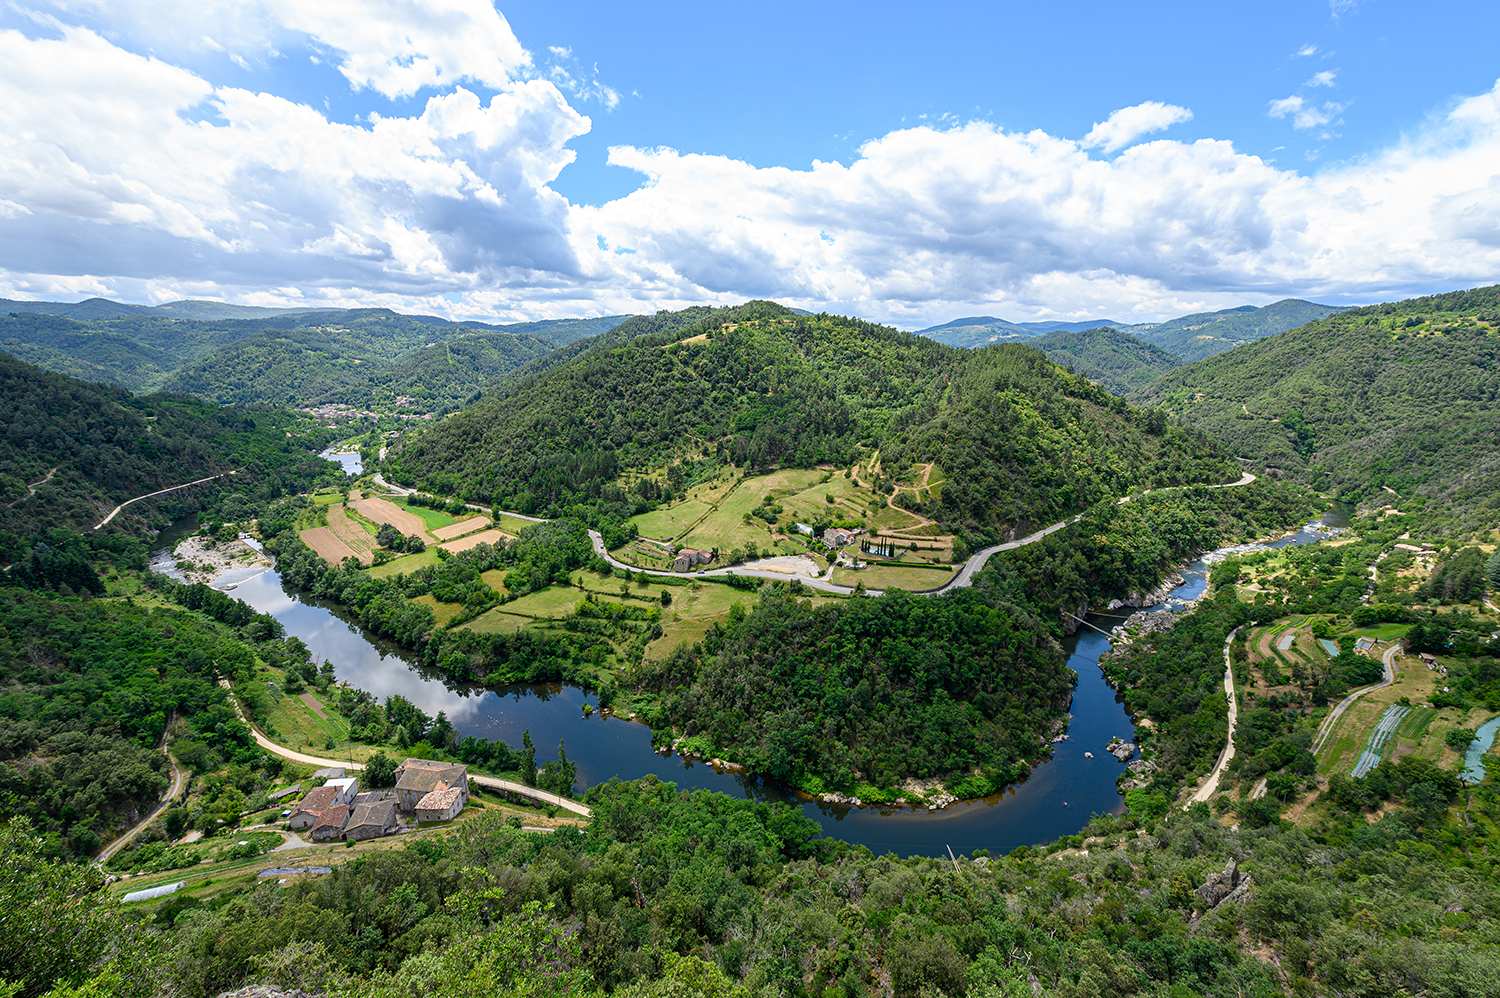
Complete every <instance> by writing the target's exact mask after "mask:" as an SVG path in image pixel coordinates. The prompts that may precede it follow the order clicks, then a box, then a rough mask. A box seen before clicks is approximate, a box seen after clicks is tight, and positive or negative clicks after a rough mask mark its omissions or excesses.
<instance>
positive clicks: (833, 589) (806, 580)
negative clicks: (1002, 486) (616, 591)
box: [375, 471, 1256, 596]
mask: <svg viewBox="0 0 1500 998" xmlns="http://www.w3.org/2000/svg"><path fill="white" fill-rule="evenodd" d="M1255 477H1256V476H1254V475H1252V474H1251V473H1250V472H1248V471H1247V472H1245V473H1244V474H1242V475H1241V476H1240V477H1239V479H1238V480H1236V481H1233V482H1225V483H1224V484H1223V485H1206V486H1201V487H1202V488H1209V489H1233V488H1238V487H1240V486H1242V485H1249V484H1250V483H1251V482H1253V481H1255ZM375 478H376V481H377V482H379V481H380V476H379V475H376V476H375ZM1196 487H1199V486H1181V485H1174V486H1171V487H1170V488H1168V489H1153V490H1151V492H1142V493H1141V494H1140V495H1139V496H1122V497H1121V498H1119V499H1116V500H1115V504H1116V505H1124V504H1125V503H1127V502H1130V501H1131V500H1132V499H1139V498H1142V497H1144V496H1148V495H1151V494H1152V492H1167V491H1171V490H1172V489H1178V488H1196ZM472 508H474V509H480V508H482V507H478V506H475V507H472ZM508 515H511V516H516V515H519V514H514V513H512V514H508ZM1083 517H1084V514H1082V513H1079V514H1078V515H1077V516H1073V517H1069V518H1068V519H1066V520H1060V521H1058V522H1057V523H1054V524H1052V525H1051V526H1050V527H1043V528H1042V529H1041V530H1038V531H1036V532H1035V533H1031V534H1027V535H1026V536H1025V537H1022V538H1020V539H1019V540H1014V541H1006V542H1005V543H1003V544H993V545H991V546H990V547H987V548H980V549H979V550H978V551H976V552H974V553H973V554H972V555H970V556H969V559H968V560H967V561H965V562H964V563H963V567H962V568H960V569H959V570H958V571H957V572H954V573H953V578H951V579H949V580H948V581H947V582H946V583H944V584H943V585H941V586H939V587H938V588H936V589H923V590H919V591H917V592H916V593H914V594H913V595H917V596H937V595H939V594H941V593H945V592H947V591H948V590H950V589H962V588H964V587H966V586H971V585H973V584H974V575H975V574H976V573H977V572H978V571H979V570H980V569H982V568H984V565H985V562H987V561H989V560H990V558H991V557H992V556H994V555H997V554H999V553H1000V552H1002V551H1014V550H1016V549H1017V548H1023V547H1026V546H1027V545H1030V544H1035V543H1036V542H1037V541H1039V540H1041V539H1042V538H1044V537H1046V536H1048V535H1049V534H1055V533H1057V532H1058V531H1059V530H1062V529H1063V528H1064V527H1071V526H1072V525H1073V524H1075V523H1077V522H1078V521H1079V520H1082V519H1083ZM526 519H531V517H526ZM589 540H590V541H592V542H593V545H594V553H595V554H597V555H598V556H599V557H601V558H603V559H604V560H605V561H607V562H608V563H609V564H610V565H611V566H612V567H614V568H623V569H625V570H626V571H628V572H645V573H646V574H647V575H656V576H661V577H665V578H670V579H698V578H713V577H715V576H725V575H741V576H750V577H752V578H757V579H770V580H772V581H780V582H786V581H788V576H787V574H786V573H785V572H769V571H762V570H758V569H756V567H755V566H756V564H757V562H753V561H752V562H749V563H747V564H745V565H741V566H739V567H738V568H713V569H708V570H706V571H702V572H667V571H663V570H662V569H659V568H640V567H638V566H636V565H627V564H625V563H624V562H623V561H619V560H617V559H616V558H615V557H614V556H613V555H611V554H610V553H609V551H608V549H606V548H605V546H604V538H603V536H601V535H600V533H599V531H597V530H590V531H589ZM791 578H795V579H797V580H798V581H800V582H801V583H802V584H803V585H804V586H807V587H808V588H809V589H820V590H822V591H823V592H828V593H837V594H839V595H841V596H848V595H850V594H852V593H853V592H854V587H853V586H841V585H839V584H838V583H836V582H829V581H827V580H826V579H823V578H811V577H808V576H791ZM865 595H867V596H883V595H885V590H883V589H866V590H865Z"/></svg>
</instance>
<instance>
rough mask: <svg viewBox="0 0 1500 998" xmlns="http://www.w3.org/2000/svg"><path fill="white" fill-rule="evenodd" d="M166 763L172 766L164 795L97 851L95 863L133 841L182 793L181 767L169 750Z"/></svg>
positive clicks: (101, 862) (104, 859)
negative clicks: (149, 809) (133, 823)
mask: <svg viewBox="0 0 1500 998" xmlns="http://www.w3.org/2000/svg"><path fill="white" fill-rule="evenodd" d="M162 751H163V752H166V747H165V745H163V748H162ZM167 763H168V764H169V765H171V767H172V784H171V786H169V787H167V792H166V795H165V796H164V797H162V799H161V803H160V804H158V805H156V809H155V810H154V811H152V812H151V813H150V814H148V815H146V816H145V817H144V818H142V819H141V820H140V821H138V822H136V824H135V826H134V827H133V828H131V829H130V831H128V832H126V833H125V834H124V835H121V836H120V837H119V838H117V839H115V840H114V841H113V842H111V843H110V844H109V845H107V846H105V847H104V848H103V849H101V850H100V851H99V855H98V856H95V857H94V862H95V863H97V864H99V865H100V866H103V865H104V864H105V863H108V862H109V860H110V857H112V856H113V855H114V854H115V853H117V852H119V851H120V850H121V849H124V848H125V847H126V846H128V845H129V844H130V843H131V842H133V841H135V837H136V836H137V835H139V834H141V833H142V832H144V831H145V830H146V827H147V826H148V825H150V824H151V822H153V821H155V820H156V819H157V817H158V816H160V815H161V813H162V812H163V811H165V810H166V809H167V805H169V804H171V803H172V802H173V801H174V800H176V799H177V797H178V795H179V794H181V793H182V786H183V782H184V781H183V779H182V768H181V767H179V766H178V765H177V760H176V759H173V758H172V755H171V753H170V752H168V753H167Z"/></svg>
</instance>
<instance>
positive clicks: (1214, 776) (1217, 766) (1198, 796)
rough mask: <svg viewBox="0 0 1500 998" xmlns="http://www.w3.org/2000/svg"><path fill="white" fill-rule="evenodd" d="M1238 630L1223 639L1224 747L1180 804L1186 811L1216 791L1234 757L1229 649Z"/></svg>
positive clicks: (1236, 710)
mask: <svg viewBox="0 0 1500 998" xmlns="http://www.w3.org/2000/svg"><path fill="white" fill-rule="evenodd" d="M1239 632H1240V629H1239V628H1238V627H1236V628H1235V629H1234V630H1232V631H1230V632H1229V637H1227V638H1225V639H1224V695H1225V696H1227V697H1228V698H1229V734H1228V735H1226V736H1225V737H1224V747H1223V748H1222V749H1220V750H1219V761H1218V762H1216V763H1214V768H1213V772H1211V773H1209V774H1208V779H1206V780H1204V781H1203V786H1201V787H1199V788H1198V789H1197V790H1195V791H1193V795H1192V796H1191V797H1189V798H1188V799H1187V803H1186V804H1184V805H1183V806H1182V809H1183V810H1184V811H1186V810H1187V809H1188V808H1190V807H1192V806H1193V805H1194V804H1197V803H1199V802H1200V801H1206V800H1208V799H1209V798H1210V797H1212V796H1213V795H1214V794H1216V793H1218V790H1219V780H1220V779H1221V778H1222V777H1223V776H1224V770H1225V769H1227V768H1229V762H1230V760H1231V759H1233V758H1234V728H1235V724H1236V723H1237V722H1238V721H1239V717H1240V707H1239V701H1238V699H1237V698H1236V697H1235V695H1234V658H1233V656H1231V655H1230V653H1229V649H1230V647H1231V646H1232V645H1233V644H1234V636H1235V635H1236V634H1238V633H1239Z"/></svg>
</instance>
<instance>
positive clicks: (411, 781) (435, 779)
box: [396, 759, 469, 811]
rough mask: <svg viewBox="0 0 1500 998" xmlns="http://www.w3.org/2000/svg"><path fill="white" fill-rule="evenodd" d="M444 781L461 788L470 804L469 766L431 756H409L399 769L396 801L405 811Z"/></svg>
mask: <svg viewBox="0 0 1500 998" xmlns="http://www.w3.org/2000/svg"><path fill="white" fill-rule="evenodd" d="M440 785H441V786H442V787H443V788H444V789H447V788H450V787H451V788H453V789H455V790H457V791H458V792H459V795H460V797H461V799H462V800H463V803H464V804H467V803H468V802H469V767H468V766H462V765H459V764H457V763H451V762H434V761H433V760H431V759H407V760H406V761H405V762H403V763H402V764H401V765H400V766H399V767H398V768H397V769H396V801H397V803H398V804H399V806H400V807H401V810H403V811H412V810H415V809H416V806H417V802H418V801H420V800H421V799H422V798H423V797H426V796H427V795H428V794H430V793H432V792H433V791H434V790H436V789H438V787H439V786H440ZM460 807H462V805H460Z"/></svg>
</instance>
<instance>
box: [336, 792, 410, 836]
mask: <svg viewBox="0 0 1500 998" xmlns="http://www.w3.org/2000/svg"><path fill="white" fill-rule="evenodd" d="M400 829H401V823H400V821H399V820H398V819H397V818H396V802H395V801H393V800H382V801H375V802H373V803H370V804H359V805H356V806H355V808H354V813H353V814H352V815H350V816H349V823H348V824H347V825H345V826H344V838H345V839H346V840H348V841H351V842H354V841H359V840H361V839H378V838H380V837H381V836H383V835H393V834H395V833H396V832H398V831H400Z"/></svg>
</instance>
